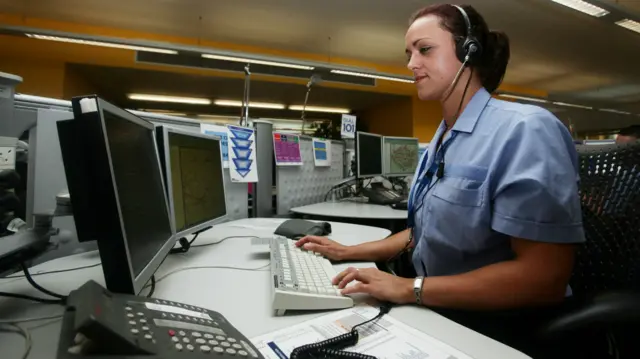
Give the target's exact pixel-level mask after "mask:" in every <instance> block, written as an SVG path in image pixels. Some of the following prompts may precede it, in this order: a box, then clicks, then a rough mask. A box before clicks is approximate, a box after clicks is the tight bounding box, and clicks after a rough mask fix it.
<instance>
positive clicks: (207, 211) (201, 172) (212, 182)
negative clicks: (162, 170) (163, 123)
mask: <svg viewBox="0 0 640 359" xmlns="http://www.w3.org/2000/svg"><path fill="white" fill-rule="evenodd" d="M165 133H166V134H167V136H168V137H167V140H168V149H169V150H168V154H169V158H168V159H167V160H168V163H169V167H170V169H171V171H170V173H168V174H169V175H170V176H169V180H168V181H167V183H168V189H169V191H170V193H169V198H170V202H171V203H172V206H171V207H172V208H173V217H174V221H175V226H176V233H178V234H179V235H185V234H187V233H193V232H195V231H197V230H199V229H201V228H203V227H206V226H207V225H208V224H209V223H210V222H211V221H213V220H216V219H219V218H221V217H224V216H225V215H226V214H227V205H226V200H225V191H224V175H223V172H222V155H221V152H220V140H219V139H217V138H216V137H209V136H203V135H196V134H187V133H181V132H176V131H174V130H170V129H166V132H165ZM165 145H166V143H165Z"/></svg>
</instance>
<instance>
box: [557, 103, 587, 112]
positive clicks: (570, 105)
mask: <svg viewBox="0 0 640 359" xmlns="http://www.w3.org/2000/svg"><path fill="white" fill-rule="evenodd" d="M553 104H554V105H558V106H564V107H575V108H582V109H585V110H593V107H590V106H583V105H576V104H573V103H566V102H553Z"/></svg>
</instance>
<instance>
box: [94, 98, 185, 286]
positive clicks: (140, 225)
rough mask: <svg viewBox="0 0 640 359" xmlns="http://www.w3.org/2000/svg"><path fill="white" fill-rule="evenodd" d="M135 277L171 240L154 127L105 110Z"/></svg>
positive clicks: (118, 193)
mask: <svg viewBox="0 0 640 359" xmlns="http://www.w3.org/2000/svg"><path fill="white" fill-rule="evenodd" d="M102 112H103V118H104V126H105V130H106V135H107V139H108V144H109V154H110V157H111V162H112V166H113V176H114V180H115V185H116V191H117V199H118V203H119V206H120V212H121V218H122V222H123V225H124V229H125V233H124V234H125V241H126V246H127V248H128V251H129V257H130V260H131V266H132V270H133V275H134V277H138V275H139V274H140V273H141V272H142V270H143V269H144V268H145V267H146V266H147V264H149V262H150V261H151V260H152V259H153V258H154V257H155V256H156V254H157V253H158V252H159V250H160V249H161V248H162V247H163V246H164V245H165V244H166V243H167V241H168V240H170V239H172V235H173V230H172V228H171V222H170V217H169V209H168V206H167V202H166V197H165V190H164V185H163V183H162V174H161V171H160V163H159V161H158V155H157V152H156V144H155V137H154V132H153V129H150V128H148V127H145V126H142V125H139V124H137V123H135V122H134V121H130V120H128V119H125V118H123V117H120V116H118V115H116V114H115V113H112V112H110V111H107V110H106V109H105V110H103V111H102Z"/></svg>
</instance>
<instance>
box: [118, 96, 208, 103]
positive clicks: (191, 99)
mask: <svg viewBox="0 0 640 359" xmlns="http://www.w3.org/2000/svg"><path fill="white" fill-rule="evenodd" d="M127 97H128V98H129V99H130V100H136V101H152V102H171V103H186V104H189V105H211V100H209V99H206V98H197V97H177V96H163V95H147V94H138V93H132V94H129V95H127Z"/></svg>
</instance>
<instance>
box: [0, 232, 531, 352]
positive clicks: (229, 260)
mask: <svg viewBox="0 0 640 359" xmlns="http://www.w3.org/2000/svg"><path fill="white" fill-rule="evenodd" d="M282 221H283V220H281V219H243V220H238V221H234V222H229V223H225V224H222V225H218V226H215V227H213V228H212V229H211V230H209V231H207V232H204V233H202V234H201V235H200V236H199V237H198V240H197V241H196V242H195V243H194V245H197V244H204V243H209V242H215V241H217V240H219V239H222V238H224V237H228V236H240V235H247V236H256V235H257V236H262V237H266V236H269V235H270V234H271V233H273V230H274V229H275V228H276V227H277V225H278V224H279V223H281V222H282ZM331 226H332V229H333V236H332V238H333V239H335V240H337V241H339V242H341V243H344V244H357V243H362V242H367V241H373V240H377V239H381V238H384V237H386V236H388V235H389V231H387V230H385V229H381V228H374V227H366V226H357V225H352V224H345V223H331ZM99 261H100V257H99V255H98V253H97V252H96V251H94V252H88V253H81V254H76V255H73V256H69V257H65V258H58V259H56V260H52V261H50V262H47V263H43V264H41V265H38V266H36V267H34V268H32V269H31V272H32V274H33V273H38V272H43V271H51V270H60V269H69V268H76V267H80V266H86V265H91V264H96V263H98V262H99ZM268 263H269V248H268V246H266V245H252V244H251V239H250V238H232V239H228V240H226V241H224V242H222V243H220V244H215V245H211V246H207V247H201V248H192V249H191V250H190V251H189V252H188V253H185V254H177V255H170V256H168V257H167V259H166V260H165V262H164V263H163V264H162V266H161V267H160V269H159V270H158V272H157V273H156V277H157V278H160V277H162V276H163V274H165V273H168V272H170V271H173V270H176V269H180V268H187V267H189V268H192V267H198V266H233V267H238V268H260V267H264V266H266V265H267V264H268ZM349 265H351V266H358V267H371V266H374V264H373V263H362V262H361V263H341V264H337V265H335V269H336V271H339V270H342V269H345V268H347V267H348V266H349ZM90 279H93V280H95V281H97V282H98V283H100V284H103V285H104V277H103V274H102V268H101V267H100V266H97V267H93V268H89V269H81V270H77V271H72V272H66V273H59V274H47V275H41V276H36V277H35V280H36V281H37V282H38V283H39V284H41V285H42V286H44V287H45V288H47V289H50V290H52V291H55V292H58V293H61V294H67V293H69V292H70V291H71V290H73V289H75V288H77V287H78V286H80V285H81V284H83V283H84V282H85V281H87V280H90ZM270 285H271V281H270V279H269V267H268V266H267V267H265V268H264V269H262V270H259V271H243V270H234V269H220V268H217V269H214V268H200V269H188V270H183V271H180V272H177V273H175V274H172V275H170V276H168V277H166V278H165V279H164V280H161V281H160V282H158V283H157V286H156V291H155V294H154V296H153V297H154V298H159V299H167V300H172V301H177V302H182V303H187V304H191V305H197V306H201V307H205V308H209V309H212V310H216V311H218V312H220V313H222V315H224V316H225V317H226V318H227V319H228V320H229V322H230V323H231V324H232V325H233V326H235V327H236V328H237V329H238V330H240V332H242V333H243V334H244V335H246V336H247V337H248V338H253V337H255V336H257V335H260V334H264V333H268V332H270V331H274V330H277V329H281V328H284V327H287V326H290V325H294V324H297V323H300V322H303V321H306V320H308V319H311V318H314V317H317V316H320V315H323V314H326V313H327V312H326V311H320V312H310V313H300V312H289V313H288V314H285V315H284V316H282V317H276V316H274V315H273V311H272V310H271V299H270V297H271V288H270ZM0 291H8V292H13V293H23V294H29V295H40V294H39V292H37V291H36V290H35V289H33V288H32V287H30V286H29V284H28V283H27V282H26V280H25V279H22V278H5V279H0ZM145 293H146V290H145ZM364 299H367V298H363V297H359V298H356V301H362V300H364ZM62 310H63V308H62V307H60V306H57V305H43V304H32V303H31V302H27V301H20V300H13V299H0V321H2V320H7V319H18V318H28V317H32V318H33V317H42V316H49V315H56V314H61V313H62ZM389 315H391V316H392V317H394V318H396V319H398V320H400V321H402V322H404V323H406V324H408V325H410V326H412V327H414V328H416V329H419V330H421V331H423V332H425V333H427V334H429V335H431V336H433V337H435V338H437V339H439V340H441V341H443V342H445V343H447V344H449V345H451V346H453V347H455V348H457V349H458V350H460V351H462V352H465V353H467V354H468V355H470V356H471V357H473V358H476V359H494V358H503V359H511V358H514V359H515V358H528V357H527V356H526V355H524V354H522V353H520V352H518V351H516V350H514V349H512V348H510V347H507V346H505V345H503V344H501V343H499V342H496V341H494V340H492V339H490V338H487V337H485V336H483V335H481V334H479V333H476V332H474V331H472V330H470V329H467V328H465V327H463V326H461V325H459V324H457V323H455V322H452V321H450V320H448V319H446V318H444V317H442V316H440V315H439V314H436V313H435V312H433V311H431V310H429V309H427V308H420V307H416V306H412V305H409V306H398V307H394V308H393V309H392V310H391V312H390V313H389ZM43 324H46V325H44V326H43ZM60 325H61V320H59V319H58V320H55V319H54V320H53V321H51V320H49V321H40V322H29V323H24V324H22V326H23V327H25V328H32V329H31V335H32V339H33V347H32V349H31V353H30V355H29V358H31V359H35V358H37V359H40V358H47V359H48V358H54V357H55V355H56V348H57V345H58V336H59V331H60ZM16 338H19V337H18V336H17V335H15V334H11V333H4V332H0V348H2V358H3V359H14V358H19V357H20V355H21V353H22V351H23V349H24V347H23V343H24V341H23V340H22V339H18V340H16Z"/></svg>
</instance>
